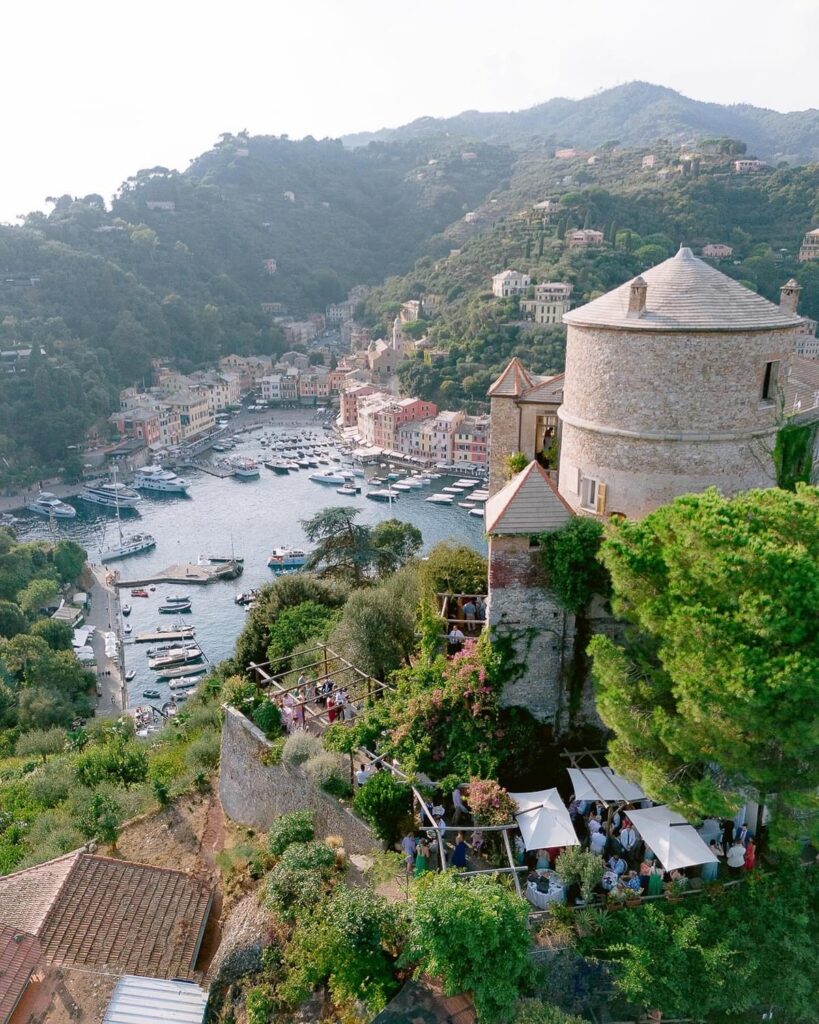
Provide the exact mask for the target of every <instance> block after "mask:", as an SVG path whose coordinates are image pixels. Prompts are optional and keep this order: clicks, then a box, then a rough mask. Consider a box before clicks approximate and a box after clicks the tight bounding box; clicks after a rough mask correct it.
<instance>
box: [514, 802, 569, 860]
mask: <svg viewBox="0 0 819 1024" xmlns="http://www.w3.org/2000/svg"><path fill="white" fill-rule="evenodd" d="M509 796H511V797H512V799H513V800H514V801H515V803H516V804H517V805H518V811H517V814H516V815H515V820H516V821H517V823H518V827H519V828H520V834H521V836H522V837H523V843H524V846H525V847H526V849H527V850H542V849H545V848H546V847H549V846H579V845H580V840H579V839H578V838H577V835H576V834H575V831H574V827H573V826H572V819H571V818H570V817H569V812H568V811H567V810H566V806H565V804H564V803H563V801H562V800H561V799H560V794H559V793H558V791H557V790H556V789H541V790H539V791H538V792H536V793H510V794H509Z"/></svg>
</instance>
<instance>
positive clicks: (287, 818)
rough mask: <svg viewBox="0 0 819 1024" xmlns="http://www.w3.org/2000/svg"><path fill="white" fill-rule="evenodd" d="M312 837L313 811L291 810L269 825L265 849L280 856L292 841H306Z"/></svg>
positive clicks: (275, 855)
mask: <svg viewBox="0 0 819 1024" xmlns="http://www.w3.org/2000/svg"><path fill="white" fill-rule="evenodd" d="M312 838H313V812H312V811H291V812H290V814H283V815H282V816H281V817H280V818H277V819H276V820H275V821H274V822H273V824H272V825H271V826H270V831H269V832H268V833H267V849H268V850H269V851H270V853H272V854H273V856H274V857H281V855H282V854H283V853H284V851H285V850H286V849H287V847H288V846H292V845H293V843H308V842H309V841H310V840H311V839H312Z"/></svg>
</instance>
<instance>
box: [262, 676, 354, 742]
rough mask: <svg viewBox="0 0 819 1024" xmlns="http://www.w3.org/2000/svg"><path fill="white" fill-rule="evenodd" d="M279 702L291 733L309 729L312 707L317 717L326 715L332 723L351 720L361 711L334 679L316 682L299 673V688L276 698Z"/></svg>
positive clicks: (285, 725) (284, 721) (285, 724)
mask: <svg viewBox="0 0 819 1024" xmlns="http://www.w3.org/2000/svg"><path fill="white" fill-rule="evenodd" d="M276 704H277V705H278V707H279V710H280V711H281V714H282V722H283V724H284V728H285V729H286V730H287V732H298V731H299V730H300V729H304V728H306V722H307V709H308V708H311V707H312V708H313V713H314V716H321V717H323V718H324V719H326V721H327V722H328V723H329V724H331V725H332V724H333V722H339V721H350V720H351V719H353V718H354V717H355V716H356V714H357V709H356V706H355V704H354V703H353V702H352V700H351V699H350V695H349V693H348V691H347V688H346V687H345V686H338V685H336V683H335V682H334V681H333V680H332V679H324V680H322V681H321V682H316V680H315V679H313V678H312V677H309V676H306V675H304V673H302V674H301V675H300V676H299V678H298V682H297V684H296V687H295V689H292V690H287V691H286V692H285V693H283V694H279V695H278V696H277V697H276Z"/></svg>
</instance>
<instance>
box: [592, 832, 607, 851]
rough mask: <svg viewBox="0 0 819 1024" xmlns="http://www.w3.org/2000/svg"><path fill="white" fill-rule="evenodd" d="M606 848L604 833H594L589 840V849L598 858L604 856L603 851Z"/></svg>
mask: <svg viewBox="0 0 819 1024" xmlns="http://www.w3.org/2000/svg"><path fill="white" fill-rule="evenodd" d="M605 848H606V836H605V833H604V832H592V834H591V836H590V838H589V849H590V850H591V852H592V853H595V854H597V856H598V857H602V856H603V851H604V850H605Z"/></svg>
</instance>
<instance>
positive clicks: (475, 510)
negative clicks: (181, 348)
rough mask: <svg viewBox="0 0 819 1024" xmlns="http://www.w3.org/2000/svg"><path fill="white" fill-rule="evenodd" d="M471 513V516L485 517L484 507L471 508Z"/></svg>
mask: <svg viewBox="0 0 819 1024" xmlns="http://www.w3.org/2000/svg"><path fill="white" fill-rule="evenodd" d="M469 514H470V515H471V516H481V518H483V509H482V508H471V509H470V510H469Z"/></svg>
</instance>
